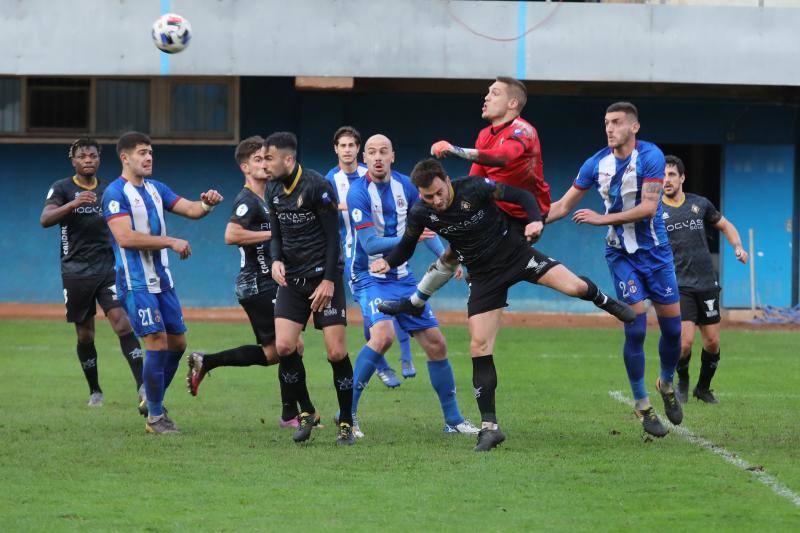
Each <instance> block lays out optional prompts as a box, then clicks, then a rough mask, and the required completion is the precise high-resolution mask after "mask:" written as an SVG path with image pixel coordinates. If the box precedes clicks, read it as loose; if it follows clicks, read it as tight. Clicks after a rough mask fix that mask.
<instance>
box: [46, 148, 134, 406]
mask: <svg viewBox="0 0 800 533" xmlns="http://www.w3.org/2000/svg"><path fill="white" fill-rule="evenodd" d="M69 159H70V161H71V162H72V166H73V167H74V168H75V175H73V176H72V177H70V178H65V179H62V180H59V181H57V182H55V183H54V184H53V185H52V186H51V187H50V190H49V191H48V193H47V199H46V200H45V202H44V209H43V210H42V215H41V218H40V219H39V221H40V223H41V224H42V226H43V227H45V228H49V227H50V226H54V225H55V224H60V225H61V240H60V248H61V253H60V255H61V279H62V282H63V286H64V303H65V304H66V307H67V322H72V323H74V324H75V331H76V332H77V334H78V360H79V361H80V363H81V367H82V368H83V374H84V376H85V377H86V382H87V383H88V384H89V403H88V405H90V406H92V407H100V406H102V405H103V390H102V389H101V388H100V382H99V378H98V375H97V350H96V349H95V346H94V331H95V328H94V315H95V313H96V303H95V302H97V303H99V304H100V307H101V308H102V309H103V312H104V313H105V314H106V316H107V317H108V321H109V323H110V324H111V328H112V329H113V330H114V333H116V334H117V336H118V337H119V344H120V348H122V355H123V356H124V357H125V360H126V361H128V365H130V367H131V373H133V379H134V380H135V381H136V388H137V390H138V393H139V410H140V412H142V409H144V414H145V415H146V414H147V404H146V403H145V399H146V398H145V392H144V387H143V386H142V349H141V347H140V346H139V341H138V340H137V339H136V336H135V335H134V334H133V329H132V328H131V323H130V321H129V320H128V315H127V314H126V313H125V308H124V307H123V306H122V302H120V301H119V300H117V291H116V284H115V283H116V282H115V274H114V251H113V250H112V248H111V240H110V233H109V230H108V226H107V225H106V221H105V219H104V218H103V213H102V208H101V206H100V198H102V196H103V191H104V190H105V188H106V183H104V182H102V181H100V180H99V179H98V177H97V169H98V167H99V166H100V144H98V142H97V141H95V140H94V139H86V138H82V139H78V140H76V141H75V142H73V143H72V145H71V146H70V148H69Z"/></svg>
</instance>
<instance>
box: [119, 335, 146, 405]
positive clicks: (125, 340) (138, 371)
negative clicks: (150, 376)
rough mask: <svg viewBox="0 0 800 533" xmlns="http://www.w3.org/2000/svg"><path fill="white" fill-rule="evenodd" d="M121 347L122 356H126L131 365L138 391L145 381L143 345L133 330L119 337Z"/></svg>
mask: <svg viewBox="0 0 800 533" xmlns="http://www.w3.org/2000/svg"><path fill="white" fill-rule="evenodd" d="M119 347H120V348H121V349H122V356H123V357H125V360H126V361H127V362H128V366H130V367H131V374H133V379H135V380H136V390H137V391H138V390H139V387H141V386H142V383H143V381H142V362H143V361H144V359H143V355H144V352H142V347H141V346H140V345H139V340H138V339H137V338H136V335H134V334H133V332H130V333H128V334H127V335H122V336H121V337H120V338H119Z"/></svg>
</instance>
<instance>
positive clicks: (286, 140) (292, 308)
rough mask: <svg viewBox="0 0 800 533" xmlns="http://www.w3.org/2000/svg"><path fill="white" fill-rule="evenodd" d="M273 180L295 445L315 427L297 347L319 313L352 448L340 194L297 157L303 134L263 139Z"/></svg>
mask: <svg viewBox="0 0 800 533" xmlns="http://www.w3.org/2000/svg"><path fill="white" fill-rule="evenodd" d="M265 146H266V149H267V152H266V162H267V178H268V179H269V184H268V185H267V188H266V191H265V193H264V198H265V200H266V202H267V204H268V205H269V209H270V211H269V216H270V228H271V230H272V240H271V241H270V251H271V256H272V278H273V279H274V280H275V281H276V282H277V283H278V285H279V287H278V294H277V299H276V300H275V348H276V350H277V352H278V356H279V357H280V362H279V368H278V371H279V372H280V379H281V380H283V382H284V383H285V384H286V386H287V389H286V390H287V393H288V394H289V398H290V399H291V400H292V401H296V402H298V403H299V404H300V410H301V413H300V427H299V428H298V429H297V431H295V433H294V436H293V438H294V440H295V442H303V441H306V440H308V439H309V437H310V436H311V430H312V429H313V428H314V422H315V409H314V404H312V403H311V399H310V397H309V394H308V387H307V386H306V370H305V367H304V366H303V360H302V359H301V358H300V354H299V353H298V352H297V346H298V342H299V340H300V332H301V331H302V330H303V327H305V324H306V322H308V317H309V315H313V317H314V327H315V328H317V329H321V330H322V335H323V338H324V340H325V348H326V350H327V352H328V361H329V362H330V364H331V368H332V370H333V385H334V387H335V389H336V397H337V400H338V403H339V412H340V420H339V428H338V429H339V431H338V435H337V438H336V443H337V444H339V445H352V444H354V443H355V437H354V436H353V427H352V425H353V419H352V404H353V367H352V365H351V364H350V357H349V356H348V354H347V346H346V338H345V326H346V325H347V317H346V308H345V294H344V283H343V280H342V274H343V266H344V265H343V262H342V253H341V250H342V248H341V245H340V244H339V225H338V222H339V221H338V218H337V216H336V215H337V204H336V193H335V192H334V190H333V187H332V186H331V184H330V183H329V182H328V181H327V180H325V178H323V177H322V176H321V175H320V174H318V173H317V172H315V171H313V170H310V169H306V168H303V167H302V166H301V165H300V163H299V162H298V161H297V138H296V137H295V136H294V134H292V133H288V132H276V133H273V134H272V135H270V136H269V137H267V140H266V141H265Z"/></svg>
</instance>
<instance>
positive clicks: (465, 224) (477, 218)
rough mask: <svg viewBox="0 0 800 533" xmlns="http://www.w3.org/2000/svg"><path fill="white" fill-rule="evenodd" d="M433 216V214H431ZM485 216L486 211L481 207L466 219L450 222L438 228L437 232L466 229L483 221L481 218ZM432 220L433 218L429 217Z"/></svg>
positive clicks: (443, 232)
mask: <svg viewBox="0 0 800 533" xmlns="http://www.w3.org/2000/svg"><path fill="white" fill-rule="evenodd" d="M431 216H433V215H431ZM485 217H486V211H484V210H483V209H481V210H480V211H478V212H477V213H475V214H474V215H472V216H471V217H469V218H468V219H466V220H462V221H461V222H456V223H455V224H451V225H449V226H447V227H444V228H442V229H440V230H439V231H438V232H437V233H439V234H440V235H448V234H450V233H453V232H456V231H459V230H467V229H470V228H471V227H473V226H475V225H477V224H479V223H481V222H483V219H484V218H485ZM431 220H433V219H431Z"/></svg>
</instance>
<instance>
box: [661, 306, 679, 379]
mask: <svg viewBox="0 0 800 533" xmlns="http://www.w3.org/2000/svg"><path fill="white" fill-rule="evenodd" d="M658 325H659V327H660V328H661V338H660V339H659V341H658V355H659V357H660V358H661V374H660V377H661V381H662V382H669V383H672V380H673V378H674V377H675V367H676V366H677V365H678V359H680V357H681V317H680V316H660V317H658Z"/></svg>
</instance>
